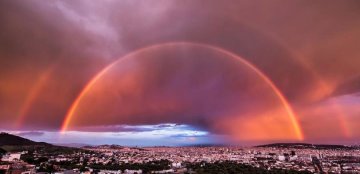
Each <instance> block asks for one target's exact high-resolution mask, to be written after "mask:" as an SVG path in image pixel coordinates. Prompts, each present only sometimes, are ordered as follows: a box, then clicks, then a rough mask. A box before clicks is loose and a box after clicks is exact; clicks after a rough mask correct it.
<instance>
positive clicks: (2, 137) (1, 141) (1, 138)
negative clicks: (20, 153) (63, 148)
mask: <svg viewBox="0 0 360 174" xmlns="http://www.w3.org/2000/svg"><path fill="white" fill-rule="evenodd" d="M33 145H36V146H51V144H48V143H44V142H35V141H31V140H29V139H26V138H22V137H19V136H16V135H12V134H9V133H5V132H2V133H0V146H33Z"/></svg>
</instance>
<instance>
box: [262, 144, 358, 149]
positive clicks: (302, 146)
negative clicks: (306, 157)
mask: <svg viewBox="0 0 360 174" xmlns="http://www.w3.org/2000/svg"><path fill="white" fill-rule="evenodd" d="M256 147H276V148H295V149H357V148H359V147H356V146H346V145H330V144H308V143H273V144H265V145H259V146H256Z"/></svg>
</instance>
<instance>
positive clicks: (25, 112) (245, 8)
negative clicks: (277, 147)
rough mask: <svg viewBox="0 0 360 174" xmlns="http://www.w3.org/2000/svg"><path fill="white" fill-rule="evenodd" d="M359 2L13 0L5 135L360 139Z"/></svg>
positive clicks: (188, 141)
mask: <svg viewBox="0 0 360 174" xmlns="http://www.w3.org/2000/svg"><path fill="white" fill-rule="evenodd" d="M359 8H360V3H359V1H357V0H344V1H335V0H330V1H310V0H309V1H308V0H305V1H304V0H294V1H285V0H273V1H266V0H244V1H237V0H224V1H205V0H196V1H193V0H173V1H169V0H158V1H146V0H122V1H115V0H104V1H86V0H75V1H58V0H54V1H40V0H28V1H19V0H3V1H0V26H1V27H0V120H1V121H0V131H5V132H10V133H14V134H17V135H21V136H24V137H27V138H30V139H33V140H37V141H46V142H51V143H84V144H122V145H131V146H136V145H139V146H152V145H156V146H158V145H169V146H176V145H194V144H241V145H247V144H261V143H271V142H311V143H336V144H357V143H359V139H360V117H359V116H360V95H359V94H360V93H359V92H360V85H359V84H360V68H359V67H360V52H359V48H358V46H359V45H360V21H359V20H358V18H359V17H360V11H359Z"/></svg>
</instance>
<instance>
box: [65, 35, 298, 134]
mask: <svg viewBox="0 0 360 174" xmlns="http://www.w3.org/2000/svg"><path fill="white" fill-rule="evenodd" d="M181 45H189V46H197V47H202V48H207V49H211V50H215V51H218V52H220V53H223V54H225V55H229V56H230V57H233V58H235V59H236V60H238V61H240V62H241V63H243V64H244V65H246V66H247V67H249V68H250V69H251V70H253V71H254V72H255V73H256V74H257V75H259V77H261V79H263V80H264V81H265V82H266V83H267V84H268V85H269V86H270V87H271V89H272V90H273V91H274V93H275V94H276V96H277V97H279V99H280V101H281V103H282V104H283V106H284V108H285V110H286V112H287V113H288V115H289V118H290V121H291V123H292V126H293V128H294V131H295V134H296V137H297V139H298V140H303V139H304V135H303V133H302V130H301V128H300V125H299V123H298V120H297V117H296V115H295V113H294V111H293V109H292V108H291V106H290V104H289V102H288V101H287V100H286V98H285V96H284V95H283V94H282V93H281V91H280V90H279V89H278V88H277V87H276V86H275V84H274V83H273V82H272V81H271V80H270V79H269V78H268V77H267V76H266V75H265V74H264V73H263V72H261V71H260V70H259V69H258V68H257V67H256V66H254V65H253V64H251V63H250V62H248V61H247V60H245V59H243V58H241V57H240V56H238V55H236V54H234V53H231V52H229V51H227V50H225V49H222V48H219V47H216V46H212V45H207V44H201V43H192V42H170V43H161V44H156V45H151V46H148V47H145V48H141V49H138V50H135V51H133V52H131V53H129V54H127V55H125V56H123V57H122V58H120V59H118V60H116V61H114V62H113V63H111V64H110V65H108V66H107V67H105V68H104V69H103V70H101V71H100V72H99V73H98V74H97V75H96V76H95V77H94V78H92V79H91V80H90V81H89V83H88V84H86V86H85V87H84V89H83V90H82V91H81V92H80V94H79V95H78V97H77V98H76V99H75V101H74V102H73V103H72V105H71V106H70V108H69V110H68V112H67V114H66V116H65V119H64V121H63V124H62V126H61V132H63V133H64V132H65V131H67V130H68V127H69V124H70V121H71V120H72V117H73V116H74V112H75V111H76V108H77V107H78V105H79V103H80V102H81V100H82V98H83V97H84V96H85V95H86V93H88V92H89V91H90V89H91V88H92V86H93V85H94V84H95V83H96V82H97V81H98V80H99V79H100V78H101V77H102V76H103V75H104V74H106V73H107V72H108V71H109V70H110V69H111V68H112V67H114V66H115V65H116V64H118V63H120V62H122V61H124V60H126V59H128V58H130V57H132V56H133V55H135V54H138V53H141V52H143V51H147V50H151V49H156V48H160V47H165V46H181Z"/></svg>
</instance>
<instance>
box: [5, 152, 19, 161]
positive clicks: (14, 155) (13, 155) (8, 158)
mask: <svg viewBox="0 0 360 174" xmlns="http://www.w3.org/2000/svg"><path fill="white" fill-rule="evenodd" d="M21 154H22V153H8V154H5V155H4V156H3V157H2V158H1V160H2V161H17V160H20V157H21Z"/></svg>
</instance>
